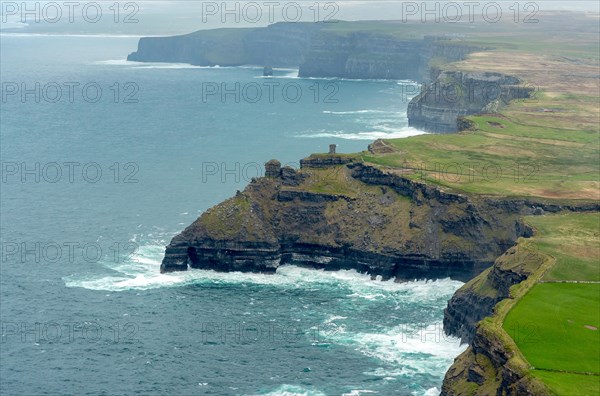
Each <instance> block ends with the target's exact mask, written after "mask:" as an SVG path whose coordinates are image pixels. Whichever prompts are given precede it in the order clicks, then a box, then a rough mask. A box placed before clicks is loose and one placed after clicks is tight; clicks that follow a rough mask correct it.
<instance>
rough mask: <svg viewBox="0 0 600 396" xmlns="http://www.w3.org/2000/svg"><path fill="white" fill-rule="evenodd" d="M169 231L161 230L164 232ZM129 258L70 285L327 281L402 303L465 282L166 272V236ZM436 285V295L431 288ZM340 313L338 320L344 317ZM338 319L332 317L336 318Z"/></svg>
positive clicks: (298, 284) (285, 272) (312, 273)
mask: <svg viewBox="0 0 600 396" xmlns="http://www.w3.org/2000/svg"><path fill="white" fill-rule="evenodd" d="M164 235H165V234H163V233H161V234H160V235H159V238H160V236H164ZM130 239H131V241H142V240H146V239H148V236H147V235H146V236H139V235H134V236H133V237H132V238H130ZM138 243H139V244H140V247H139V248H138V249H137V251H136V252H135V253H134V254H133V255H132V256H131V257H130V258H129V259H127V260H124V261H122V262H119V263H113V262H106V263H104V266H105V267H106V268H107V269H108V270H110V271H112V272H113V274H110V275H96V276H89V275H80V274H74V275H71V276H68V277H65V278H64V281H65V284H66V286H68V287H81V288H85V289H90V290H105V291H123V290H146V289H155V288H161V287H178V286H183V285H187V284H203V283H204V284H240V283H251V284H260V285H271V286H273V287H282V288H285V289H286V290H289V289H292V288H306V289H314V288H321V287H337V288H344V290H347V291H348V295H347V296H348V297H350V298H354V299H357V300H361V299H362V300H380V299H394V300H396V301H397V302H398V303H401V302H406V301H424V300H426V299H430V298H440V296H448V298H449V297H450V296H451V295H452V293H453V291H454V290H456V289H457V288H458V287H460V285H461V284H462V283H461V282H458V281H453V280H450V279H440V280H435V281H424V280H423V281H415V282H395V281H393V280H389V281H381V278H377V279H371V276H369V275H366V274H361V273H359V272H357V271H355V270H340V271H324V270H315V269H309V268H302V267H296V266H292V265H284V266H282V267H279V268H278V269H277V272H276V273H275V274H272V275H265V274H255V273H243V272H228V273H223V272H216V271H212V270H198V269H191V270H188V271H183V272H172V273H167V274H161V273H160V263H161V261H162V258H163V255H164V251H165V248H164V246H165V245H166V239H157V240H155V241H153V242H152V243H148V244H142V243H141V242H138ZM432 288H434V289H436V293H435V296H432V295H431V293H430V291H431V289H432ZM340 318H341V317H335V318H334V319H333V320H336V319H340ZM333 320H332V321H333Z"/></svg>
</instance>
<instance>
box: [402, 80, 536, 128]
mask: <svg viewBox="0 0 600 396" xmlns="http://www.w3.org/2000/svg"><path fill="white" fill-rule="evenodd" d="M531 92H532V89H529V88H527V87H525V86H523V85H522V84H521V81H520V80H519V79H518V78H516V77H512V76H507V75H504V74H501V73H488V72H462V71H443V72H441V73H440V74H439V75H438V76H437V79H436V80H435V81H434V82H433V83H432V84H424V85H423V87H422V89H421V93H420V94H419V95H418V96H416V97H415V98H413V99H412V100H411V102H410V103H409V104H408V111H407V114H408V124H409V126H412V127H415V128H418V129H422V130H425V131H430V132H438V133H449V132H456V131H458V130H459V129H462V128H465V127H466V125H461V128H459V120H460V118H461V117H463V116H466V115H472V114H482V113H493V112H496V111H497V110H498V107H499V106H501V105H503V104H506V103H508V102H509V101H511V100H514V99H522V98H527V97H529V96H530V95H531Z"/></svg>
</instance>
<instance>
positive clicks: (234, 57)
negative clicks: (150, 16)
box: [127, 23, 482, 81]
mask: <svg viewBox="0 0 600 396" xmlns="http://www.w3.org/2000/svg"><path fill="white" fill-rule="evenodd" d="M327 26H328V25H327V24H325V23H276V24H273V25H270V26H267V27H265V28H253V29H216V30H201V31H197V32H194V33H190V34H186V35H181V36H173V37H144V38H142V39H140V42H139V44H138V49H137V51H136V52H133V53H131V54H130V55H129V56H128V58H127V59H128V60H131V61H138V62H182V63H190V64H193V65H198V66H214V65H221V66H241V65H261V66H262V65H269V66H273V67H299V69H300V71H299V74H300V76H302V77H339V78H349V79H413V80H419V81H427V80H429V77H430V75H431V72H430V62H431V61H435V62H436V63H440V62H453V61H458V60H462V59H465V58H466V56H467V55H468V54H469V53H471V52H474V51H478V50H482V48H480V47H475V46H472V45H464V44H461V42H460V41H453V40H449V39H446V38H444V37H423V38H410V39H400V38H398V37H396V36H394V35H391V34H376V33H372V32H368V31H362V30H361V27H360V25H357V26H356V31H354V32H351V33H345V34H340V33H337V32H335V31H332V30H329V29H327ZM434 75H435V73H434Z"/></svg>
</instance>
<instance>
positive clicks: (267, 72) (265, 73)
mask: <svg viewBox="0 0 600 396" xmlns="http://www.w3.org/2000/svg"><path fill="white" fill-rule="evenodd" d="M263 76H264V77H273V68H272V67H271V66H265V67H264V69H263Z"/></svg>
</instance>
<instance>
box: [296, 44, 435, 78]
mask: <svg viewBox="0 0 600 396" xmlns="http://www.w3.org/2000/svg"><path fill="white" fill-rule="evenodd" d="M426 47H427V44H426V43H425V42H424V41H423V40H398V39H396V38H394V37H392V36H386V35H378V34H372V33H364V32H357V33H351V34H346V35H338V34H332V33H330V32H321V33H320V34H318V35H316V36H315V37H314V38H313V40H312V43H311V46H310V50H309V52H308V54H307V55H306V57H305V61H304V63H302V64H301V65H300V72H299V74H300V76H301V77H343V78H351V79H357V78H358V79H415V80H418V79H421V77H422V76H423V72H424V70H425V69H426V67H427V61H428V59H427V57H426V56H422V55H423V52H424V51H426Z"/></svg>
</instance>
